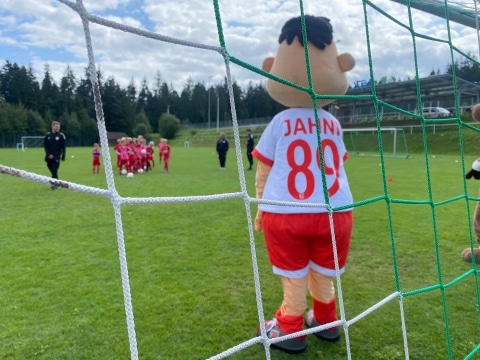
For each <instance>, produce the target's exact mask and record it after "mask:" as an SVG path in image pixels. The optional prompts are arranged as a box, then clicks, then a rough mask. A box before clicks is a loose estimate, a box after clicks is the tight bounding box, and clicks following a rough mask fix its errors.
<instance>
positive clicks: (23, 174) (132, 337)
mask: <svg viewBox="0 0 480 360" xmlns="http://www.w3.org/2000/svg"><path fill="white" fill-rule="evenodd" d="M57 1H58V2H60V3H62V4H65V5H66V6H68V7H70V8H71V9H73V10H74V11H75V12H77V13H78V15H79V16H80V18H81V20H82V24H83V29H84V33H85V41H86V48H87V53H88V70H89V75H90V80H91V82H92V88H93V97H94V101H95V111H96V117H97V122H98V129H99V137H100V145H101V147H102V149H108V139H107V130H106V126H105V118H104V113H103V107H102V99H101V96H100V85H99V82H98V78H97V74H96V70H95V69H96V64H95V56H94V51H93V46H92V39H91V36H90V28H89V25H90V23H96V24H99V25H103V26H106V27H109V28H112V29H117V30H120V31H124V32H128V33H132V34H136V35H138V36H143V37H146V38H150V39H154V40H158V41H164V42H169V43H173V44H176V45H181V46H189V47H194V48H199V49H203V50H207V51H215V52H217V53H218V54H219V55H220V56H222V57H223V59H224V62H225V74H226V79H227V86H228V94H229V99H230V107H231V113H232V127H233V133H234V142H235V149H236V161H237V170H238V179H239V182H240V188H241V191H240V192H235V193H224V194H215V195H206V196H179V197H122V196H120V195H119V193H118V192H117V190H116V186H115V179H114V172H113V167H112V161H111V158H110V153H109V151H103V152H102V154H103V156H104V164H105V173H106V180H107V189H106V190H105V189H101V188H96V187H91V186H85V185H81V184H77V183H73V182H68V181H62V180H56V179H52V178H50V177H46V176H42V175H38V174H35V173H32V172H28V171H24V170H20V169H16V168H12V167H8V166H4V165H1V164H0V174H6V175H11V176H15V177H18V178H22V179H26V180H31V181H35V182H39V183H44V184H50V185H55V186H57V187H61V188H64V189H69V190H73V191H77V192H82V193H85V194H92V195H97V196H102V197H105V198H108V199H109V200H110V201H111V203H112V205H113V208H114V216H115V224H116V236H117V246H118V254H119V262H120V270H121V280H122V289H123V296H124V307H125V314H126V322H127V330H128V339H129V346H130V354H131V355H130V356H131V359H133V360H136V359H138V358H139V355H138V347H137V337H136V333H135V321H134V314H133V306H132V296H131V291H130V281H129V273H128V265H127V255H126V249H125V242H124V231H123V224H122V212H121V206H122V205H125V204H159V203H172V204H173V203H188V202H191V203H193V202H207V201H218V200H225V199H232V198H240V199H242V200H243V201H244V204H245V211H246V217H247V222H248V232H249V244H250V250H251V259H252V272H253V279H254V286H255V296H256V303H257V311H258V320H259V323H260V329H261V335H260V336H257V337H254V338H251V339H249V340H248V341H245V342H243V343H240V344H238V345H236V346H234V347H232V348H230V349H227V350H225V351H224V352H222V353H219V354H217V355H215V356H213V357H211V358H210V359H223V358H226V357H228V356H230V355H232V354H235V353H237V352H240V351H241V350H243V349H245V348H247V347H250V346H252V345H254V344H259V343H262V344H263V345H264V349H265V357H266V359H270V358H271V357H270V344H272V343H276V342H280V341H283V340H287V339H291V338H294V337H298V336H301V335H308V334H312V333H314V332H318V331H320V330H324V329H327V328H331V327H334V326H341V327H343V329H344V333H345V343H346V350H347V357H348V359H351V348H350V338H349V335H348V328H349V326H351V325H353V324H354V323H356V322H357V321H359V320H361V319H362V318H364V317H365V316H367V315H369V314H370V313H372V312H373V311H375V310H377V309H378V308H380V307H382V306H384V305H385V304H387V303H389V302H390V301H392V300H394V301H395V300H397V301H399V308H400V313H401V323H402V333H403V339H404V348H405V357H406V358H408V357H409V356H408V344H407V334H406V327H405V319H404V311H403V302H402V295H401V293H400V292H394V293H392V294H390V295H388V296H386V297H385V298H384V299H380V300H379V301H378V303H377V304H375V305H373V306H371V307H370V308H368V309H366V310H365V311H363V312H362V313H361V314H359V315H357V316H356V317H354V318H352V319H350V320H347V319H346V316H345V308H344V300H343V293H342V284H341V280H340V274H339V265H338V257H337V251H336V242H335V234H334V231H333V229H334V227H333V217H332V209H331V207H330V206H329V205H324V206H325V207H326V208H327V210H328V211H329V214H330V229H331V233H332V239H333V248H334V262H335V269H336V276H335V277H336V285H337V300H338V302H339V312H340V319H339V320H338V321H336V322H334V323H329V324H325V325H321V326H318V327H316V328H311V329H308V330H303V331H301V332H297V333H294V334H289V335H286V336H283V337H279V338H276V339H269V338H268V337H267V335H266V330H265V324H264V320H265V317H264V313H263V304H262V296H261V288H260V280H259V270H258V264H257V255H256V247H255V238H254V230H253V223H252V215H251V210H250V205H252V204H258V203H260V202H262V203H267V204H277V205H285V206H286V205H294V206H302V207H316V208H318V207H319V204H313V203H310V204H309V203H305V204H302V205H299V204H297V203H288V202H273V201H266V200H258V199H256V198H252V197H250V196H249V195H248V192H247V186H246V181H245V174H244V171H243V159H242V155H241V154H242V152H241V146H240V135H239V129H238V123H237V116H236V110H235V102H234V100H233V99H234V94H233V86H232V84H233V81H232V77H231V72H230V61H229V57H228V54H227V53H226V51H225V50H224V49H223V48H221V47H216V46H211V45H205V44H200V43H194V42H190V41H185V40H181V39H176V38H172V37H168V36H164V35H160V34H156V33H153V32H149V31H145V30H142V29H138V28H134V27H131V26H127V25H123V24H119V23H116V22H114V21H110V20H106V19H104V18H101V17H98V16H95V15H92V14H90V13H89V12H88V11H87V10H86V8H85V7H84V5H83V2H82V0H76V2H72V1H68V0H57ZM215 5H217V3H216V2H215ZM216 10H217V11H218V8H217V7H216Z"/></svg>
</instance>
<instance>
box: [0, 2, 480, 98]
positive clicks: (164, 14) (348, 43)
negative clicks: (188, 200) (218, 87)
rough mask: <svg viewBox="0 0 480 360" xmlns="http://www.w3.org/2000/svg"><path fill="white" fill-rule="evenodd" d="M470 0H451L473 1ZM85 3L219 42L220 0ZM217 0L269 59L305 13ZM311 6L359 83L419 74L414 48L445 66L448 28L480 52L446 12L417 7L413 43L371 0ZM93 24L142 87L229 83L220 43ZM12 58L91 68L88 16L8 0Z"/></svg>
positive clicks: (396, 7) (0, 53) (241, 44)
mask: <svg viewBox="0 0 480 360" xmlns="http://www.w3.org/2000/svg"><path fill="white" fill-rule="evenodd" d="M372 2H373V3H374V4H375V6H376V7H378V8H380V9H381V10H382V11H384V12H385V13H387V14H389V15H390V16H391V17H393V18H395V19H396V20H397V21H398V22H400V23H401V24H405V25H407V26H408V24H409V17H408V9H407V7H406V6H403V5H400V4H397V3H395V2H393V1H390V0H376V1H375V0H372ZM73 3H75V1H73ZM449 3H450V2H449ZM471 3H472V4H470V5H469V2H467V1H464V2H463V3H462V1H456V2H455V3H453V2H452V4H456V5H459V4H460V5H461V6H464V7H466V8H470V9H472V8H473V1H471ZM83 4H84V6H85V8H86V9H87V11H88V12H89V13H91V14H93V15H97V16H99V17H102V18H105V19H107V20H110V21H114V22H116V23H119V24H123V25H128V26H131V27H133V28H137V29H141V30H146V31H150V32H154V33H156V34H159V35H163V36H167V37H170V38H173V39H178V40H182V41H188V42H194V43H199V44H203V45H211V46H219V36H218V27H217V23H216V17H215V12H214V2H213V1H209V0H84V1H83ZM218 5H219V6H218V9H219V12H220V16H219V20H221V28H222V30H223V37H224V40H225V44H226V48H227V51H228V53H229V54H230V55H231V56H234V57H236V58H238V59H240V60H242V61H244V62H246V63H248V64H251V65H252V66H255V67H261V64H262V61H263V59H264V58H265V57H267V56H272V55H274V54H275V50H276V47H277V39H278V35H279V31H280V28H281V27H282V26H283V24H284V23H285V21H287V20H288V19H289V18H290V17H293V16H298V15H299V14H300V5H299V1H298V0H219V1H218ZM303 8H304V12H305V13H306V14H312V15H321V16H326V17H328V18H330V19H331V22H332V25H333V28H334V39H335V41H336V42H337V47H338V49H339V52H349V53H351V54H352V55H353V56H354V57H355V58H356V61H357V65H356V67H355V69H353V70H352V71H351V72H350V73H349V75H348V79H349V82H350V83H351V85H352V86H353V85H354V83H355V81H358V80H363V79H368V78H369V75H370V65H371V66H372V67H373V75H374V77H375V79H377V80H379V79H380V78H382V77H384V76H386V77H387V78H388V79H390V78H391V77H392V76H394V77H396V78H397V79H401V80H404V79H407V78H413V77H414V76H415V68H416V66H415V62H414V52H413V50H414V48H415V49H416V50H417V59H418V64H417V67H418V70H419V73H420V76H427V75H428V74H429V73H430V72H431V71H432V70H435V71H437V70H440V71H441V72H444V71H445V69H446V66H447V64H449V63H451V62H452V57H451V56H452V55H451V53H450V51H449V47H448V45H447V44H446V41H448V40H449V38H450V39H451V41H452V43H453V45H454V46H455V47H457V48H458V49H460V50H461V51H463V52H465V53H471V54H473V55H475V56H476V57H477V58H478V53H479V46H478V38H477V31H476V29H474V28H469V27H466V26H463V25H460V24H455V23H450V24H449V25H450V34H449V33H448V26H447V23H446V21H445V20H444V19H442V18H439V17H436V16H433V15H429V14H426V13H424V12H420V11H416V10H414V9H412V21H413V27H414V29H415V33H416V34H418V35H420V36H418V37H415V46H414V42H413V39H412V34H411V32H410V31H408V29H405V28H404V27H402V26H401V25H400V24H398V23H396V22H395V21H392V20H391V19H389V18H388V17H387V16H384V15H383V14H381V13H380V12H379V11H377V9H375V8H373V7H369V6H367V7H366V9H365V10H364V7H363V2H362V1H361V0H335V1H330V0H329V1H319V0H304V1H303ZM365 12H366V15H367V17H366V18H365V16H364V14H365ZM367 28H368V41H367ZM90 31H91V35H92V39H93V50H94V54H95V61H96V64H97V66H99V67H100V68H101V70H102V72H103V74H104V75H105V76H106V77H110V76H113V77H114V78H115V80H116V81H117V82H118V83H120V84H121V85H122V86H126V85H128V83H130V82H131V81H132V80H133V81H134V82H135V84H136V86H137V88H138V87H139V84H140V82H141V81H142V80H143V79H146V80H147V81H148V83H149V84H150V88H153V84H154V82H155V79H156V78H157V76H158V75H160V77H161V80H162V82H163V81H165V82H167V83H168V84H171V85H173V87H174V88H175V89H176V90H181V89H182V88H183V86H184V84H185V83H186V81H187V80H188V79H192V80H193V81H194V82H204V83H205V84H209V83H210V84H216V83H222V82H223V78H224V77H225V74H226V73H225V66H224V62H223V58H222V57H221V56H220V54H219V53H217V52H215V51H211V50H204V49H200V48H196V47H187V46H182V45H178V44H174V43H168V42H162V41H158V40H153V39H148V38H144V37H140V36H138V35H134V34H130V33H127V32H123V31H120V30H116V29H112V28H108V27H105V26H102V25H98V24H93V23H92V24H90ZM422 37H426V38H422ZM368 44H369V46H367V45H368ZM369 50H370V51H369ZM369 53H370V54H371V56H370V58H369ZM454 58H455V59H457V58H460V59H461V55H459V54H454ZM6 60H8V61H10V62H11V63H17V64H19V65H25V66H32V67H33V69H34V72H35V75H36V76H37V79H38V80H39V81H41V79H42V78H43V70H44V67H45V65H46V64H48V65H49V67H50V71H51V74H52V76H53V77H54V79H55V80H56V81H57V82H58V80H59V79H60V78H61V76H62V75H63V74H64V73H65V69H66V68H67V65H68V66H70V68H71V69H72V70H73V72H74V74H75V75H76V76H77V79H78V78H80V77H85V75H84V73H85V68H86V67H87V62H88V60H87V51H86V47H85V36H84V32H83V27H82V23H81V20H80V17H79V16H78V14H77V13H76V12H75V11H73V10H72V9H71V8H70V7H69V6H67V5H65V4H64V3H62V2H59V1H57V0H35V1H31V0H1V2H0V62H1V64H2V66H3V64H4V63H5V61H6ZM231 68H232V75H233V77H234V79H235V80H236V81H237V83H238V84H239V85H240V86H242V87H245V86H247V85H248V83H249V82H250V81H252V82H254V83H258V82H260V81H263V77H262V76H260V75H258V74H256V73H255V72H253V71H251V70H248V69H245V68H243V67H241V66H239V65H236V64H231Z"/></svg>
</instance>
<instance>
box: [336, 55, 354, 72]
mask: <svg viewBox="0 0 480 360" xmlns="http://www.w3.org/2000/svg"><path fill="white" fill-rule="evenodd" d="M337 61H338V65H339V66H340V69H342V71H343V72H347V71H350V70H352V69H353V67H354V66H355V59H354V58H353V56H352V55H350V54H349V53H343V54H341V55H338V57H337Z"/></svg>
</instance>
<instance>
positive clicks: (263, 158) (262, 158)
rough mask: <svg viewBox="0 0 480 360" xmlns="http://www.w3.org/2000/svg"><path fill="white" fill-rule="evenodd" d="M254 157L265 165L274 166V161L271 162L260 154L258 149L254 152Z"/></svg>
mask: <svg viewBox="0 0 480 360" xmlns="http://www.w3.org/2000/svg"><path fill="white" fill-rule="evenodd" d="M252 155H253V156H254V157H255V158H256V159H257V160H258V161H260V162H262V163H264V164H265V165H268V166H270V167H272V166H273V160H270V159H269V158H267V157H265V156H263V155H262V154H260V152H259V151H258V150H257V149H254V150H253V151H252Z"/></svg>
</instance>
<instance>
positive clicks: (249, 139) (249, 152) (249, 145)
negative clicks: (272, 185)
mask: <svg viewBox="0 0 480 360" xmlns="http://www.w3.org/2000/svg"><path fill="white" fill-rule="evenodd" d="M254 147H255V140H253V135H252V130H250V129H247V159H248V164H249V165H250V166H249V167H248V169H247V170H252V168H253V155H252V151H253V148H254Z"/></svg>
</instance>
